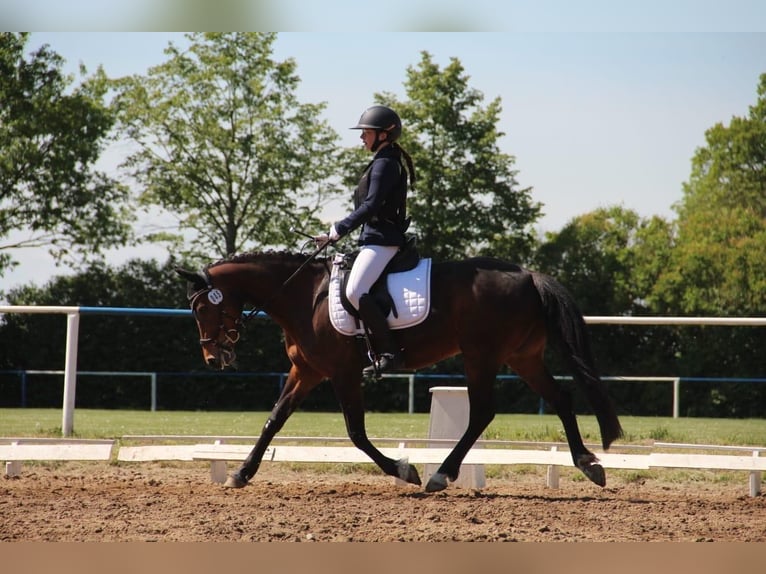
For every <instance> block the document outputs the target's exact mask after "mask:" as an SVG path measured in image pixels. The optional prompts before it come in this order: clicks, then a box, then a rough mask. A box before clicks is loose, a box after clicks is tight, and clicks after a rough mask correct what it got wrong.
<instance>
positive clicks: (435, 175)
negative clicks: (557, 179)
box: [375, 52, 540, 261]
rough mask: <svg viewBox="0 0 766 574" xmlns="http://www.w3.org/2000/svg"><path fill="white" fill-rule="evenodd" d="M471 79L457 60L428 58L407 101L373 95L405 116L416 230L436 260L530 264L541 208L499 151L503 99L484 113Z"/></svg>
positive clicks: (413, 72)
mask: <svg viewBox="0 0 766 574" xmlns="http://www.w3.org/2000/svg"><path fill="white" fill-rule="evenodd" d="M468 80H469V77H468V76H467V75H466V74H465V72H464V69H463V66H462V64H461V63H460V61H459V60H458V59H457V58H452V59H451V61H450V64H449V65H448V66H446V67H445V68H443V69H441V68H440V67H439V66H438V65H437V64H435V63H434V62H433V59H432V57H431V55H430V54H429V53H428V52H422V53H421V60H420V63H419V64H418V66H417V67H412V66H411V67H409V68H408V69H407V80H406V82H405V90H406V94H407V98H408V99H407V100H406V101H398V100H397V98H396V97H395V96H394V95H393V94H391V93H388V92H383V93H380V94H376V95H375V100H376V101H377V102H378V103H381V104H386V105H390V106H391V107H393V108H394V109H395V110H396V111H397V112H398V113H399V115H400V116H401V117H402V122H403V125H404V131H403V136H402V139H401V141H402V147H403V148H405V149H406V150H407V151H408V152H409V153H410V154H411V155H412V156H413V158H414V161H415V170H416V173H417V178H418V179H417V182H416V184H415V186H414V189H413V190H412V191H411V193H410V195H409V212H410V213H411V215H412V220H413V230H414V231H415V232H416V234H417V235H418V237H419V242H420V243H419V245H420V248H421V251H422V252H423V254H424V255H429V256H433V257H435V258H437V259H450V258H459V257H464V256H466V255H476V254H486V255H495V256H498V257H505V258H509V259H512V260H514V261H520V260H524V259H525V258H527V257H528V256H529V255H530V253H531V249H532V246H533V245H534V237H533V234H532V230H531V224H532V223H534V221H536V219H537V218H538V217H539V216H540V204H538V203H535V202H533V201H532V200H531V197H530V191H531V190H530V188H525V189H518V184H517V182H516V179H515V176H516V172H515V171H514V170H513V164H514V161H515V158H514V157H513V156H510V155H508V154H505V153H502V152H501V151H500V149H499V144H498V141H499V139H500V138H501V137H502V136H503V133H502V132H499V131H498V130H497V123H498V119H499V116H500V113H501V111H502V108H501V105H500V98H496V99H495V100H493V101H492V102H490V103H489V105H487V106H486V107H482V105H481V104H482V101H483V98H484V97H483V94H482V93H481V92H479V91H478V90H475V89H472V88H470V87H469V85H468Z"/></svg>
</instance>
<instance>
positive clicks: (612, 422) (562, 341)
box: [532, 272, 623, 449]
mask: <svg viewBox="0 0 766 574" xmlns="http://www.w3.org/2000/svg"><path fill="white" fill-rule="evenodd" d="M532 280H533V281H534V284H535V287H536V288H537V292H538V293H539V294H540V299H541V300H542V303H543V309H544V312H545V324H546V327H547V332H548V337H549V339H550V340H551V342H552V343H553V345H554V347H556V348H558V350H559V351H560V352H561V353H562V354H563V355H564V357H565V358H566V361H567V363H568V365H569V367H570V368H571V369H572V371H573V373H574V374H573V376H574V380H575V382H576V383H577V384H578V386H579V387H580V388H581V389H582V390H583V392H584V393H585V395H586V396H587V398H588V401H589V402H590V405H591V407H592V408H593V411H594V413H595V415H596V419H597V420H598V425H599V428H600V429H601V441H602V444H603V446H604V448H605V449H607V448H609V445H611V444H612V442H613V441H614V440H616V439H618V438H620V437H622V436H623V432H622V427H621V426H620V421H619V420H618V418H617V413H616V412H615V408H614V403H613V402H612V400H611V398H610V397H609V395H608V394H607V392H606V387H605V386H604V383H603V381H602V380H601V377H600V376H599V374H598V372H597V369H596V362H595V360H594V359H593V353H592V351H591V346H590V337H589V336H588V330H587V327H586V325H585V319H584V318H583V315H582V313H581V312H580V310H579V308H578V307H577V304H576V303H575V301H574V299H573V297H572V295H571V294H570V293H569V291H567V289H566V288H565V287H564V286H563V285H562V284H561V283H559V282H558V281H556V280H555V279H554V278H553V277H550V276H548V275H545V274H543V273H536V272H533V273H532Z"/></svg>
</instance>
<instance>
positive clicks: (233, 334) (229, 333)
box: [188, 241, 331, 363]
mask: <svg viewBox="0 0 766 574" xmlns="http://www.w3.org/2000/svg"><path fill="white" fill-rule="evenodd" d="M330 243H331V242H330V241H326V242H324V243H323V244H322V245H320V246H319V247H317V248H316V249H315V250H314V252H313V253H312V254H311V255H309V256H308V257H307V258H306V261H304V262H303V263H301V265H300V266H299V267H298V268H297V269H296V270H295V271H294V272H293V273H292V275H290V276H289V277H288V278H287V279H285V280H284V282H283V283H282V285H281V286H280V287H279V289H277V291H276V292H275V293H274V294H273V295H272V296H271V297H269V298H268V299H267V300H266V301H265V302H264V303H263V304H261V305H259V306H257V307H255V308H253V309H251V310H250V311H248V312H247V314H245V315H244V317H243V316H242V315H240V316H239V317H237V318H234V317H232V316H231V315H230V314H229V313H227V312H226V311H225V310H221V322H220V324H219V325H218V333H216V335H215V337H216V338H213V337H206V338H203V339H200V340H199V342H200V345H204V344H205V343H211V342H215V343H216V345H217V346H218V347H219V348H220V349H221V350H222V351H223V352H225V353H226V354H227V355H229V356H228V357H227V358H226V360H227V362H229V363H231V362H232V361H233V360H234V351H233V348H232V349H229V348H227V347H225V346H223V345H220V344H219V343H218V342H217V337H218V334H219V333H220V332H221V331H224V330H225V337H226V343H228V344H230V345H232V347H233V345H234V344H236V343H237V342H238V341H239V339H240V337H241V335H240V329H241V328H244V327H245V325H247V322H248V321H250V319H252V318H253V317H254V316H255V315H257V314H258V313H260V312H262V311H263V310H264V309H265V308H266V307H268V306H269V304H270V303H271V302H272V301H274V300H275V299H276V298H277V297H279V295H281V293H282V291H283V290H284V288H285V287H286V286H287V285H288V284H289V283H290V282H291V281H292V280H293V279H294V278H295V277H296V276H297V275H298V273H300V272H301V271H302V270H303V268H304V267H306V265H308V264H309V263H310V262H311V261H312V260H313V259H314V258H315V257H316V256H317V255H319V254H320V253H321V252H322V251H324V250H325V249H327V246H328V245H329V244H330ZM202 272H203V273H204V275H205V283H206V286H205V287H204V288H202V289H199V290H198V291H195V292H194V293H192V294H191V295H189V297H188V299H189V305H190V306H191V308H192V311H193V310H194V303H195V301H196V300H197V299H198V298H199V297H201V296H202V295H206V294H207V295H208V297H210V294H211V293H213V292H214V291H215V287H213V280H212V278H211V277H210V272H209V271H208V270H207V269H203V270H202ZM219 295H220V293H219ZM224 317H228V318H230V319H233V320H234V328H232V329H226V328H225V325H224V322H223V318H224Z"/></svg>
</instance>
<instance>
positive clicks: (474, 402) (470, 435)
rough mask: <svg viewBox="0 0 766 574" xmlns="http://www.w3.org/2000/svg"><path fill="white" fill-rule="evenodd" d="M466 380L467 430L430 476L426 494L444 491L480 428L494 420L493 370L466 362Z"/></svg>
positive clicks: (478, 433)
mask: <svg viewBox="0 0 766 574" xmlns="http://www.w3.org/2000/svg"><path fill="white" fill-rule="evenodd" d="M465 363H466V367H465V371H466V378H467V381H468V404H469V407H468V408H469V411H468V427H467V428H466V430H465V432H464V433H463V436H462V437H460V440H459V441H458V443H457V444H456V445H455V447H454V448H453V449H452V452H450V453H449V455H447V458H445V459H444V462H442V464H441V466H439V469H438V470H437V471H436V472H435V473H434V474H433V476H431V478H430V479H429V480H428V484H426V492H438V491H440V490H444V489H445V488H447V481H448V480H450V481H453V482H454V481H455V480H457V477H458V474H459V473H460V465H461V464H462V463H463V459H464V458H465V455H466V454H468V451H469V450H471V447H472V446H473V445H474V443H475V442H476V441H477V440H478V439H479V437H480V436H481V433H483V432H484V429H486V428H487V426H489V423H491V422H492V419H493V418H494V417H495V409H494V400H493V385H494V382H495V377H496V376H497V369H496V368H490V367H486V366H475V365H473V364H471V362H470V361H469V360H466V362H465Z"/></svg>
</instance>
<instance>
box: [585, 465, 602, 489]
mask: <svg viewBox="0 0 766 574" xmlns="http://www.w3.org/2000/svg"><path fill="white" fill-rule="evenodd" d="M580 470H582V472H583V474H584V475H585V476H587V477H588V478H589V479H591V480H592V481H593V482H595V483H596V484H598V485H599V486H606V473H605V472H604V467H602V466H601V465H600V464H595V463H594V464H589V465H587V466H584V467H582V468H581V469H580Z"/></svg>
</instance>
